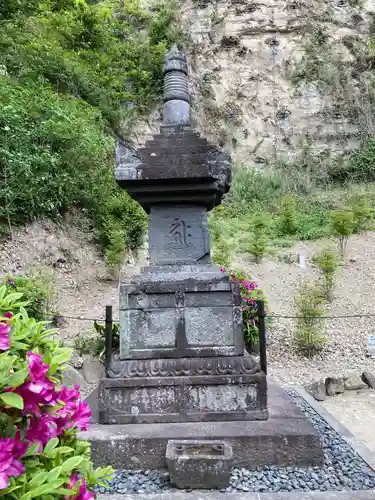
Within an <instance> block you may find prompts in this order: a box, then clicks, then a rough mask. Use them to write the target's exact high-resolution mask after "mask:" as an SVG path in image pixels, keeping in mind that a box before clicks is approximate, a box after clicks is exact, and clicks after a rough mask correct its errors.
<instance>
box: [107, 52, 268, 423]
mask: <svg viewBox="0 0 375 500" xmlns="http://www.w3.org/2000/svg"><path fill="white" fill-rule="evenodd" d="M187 75H188V68H187V61H186V57H185V56H184V54H182V53H181V52H180V51H179V50H178V48H177V47H176V46H174V47H173V48H172V49H171V50H170V52H169V53H168V54H167V56H166V58H165V64H164V116H163V118H164V120H163V125H162V127H161V130H160V134H158V135H156V136H154V138H153V139H152V140H151V141H147V143H146V146H145V147H144V148H142V149H139V150H138V151H137V152H136V151H133V150H131V149H129V147H127V146H126V145H125V144H122V143H120V142H119V143H118V147H117V151H116V181H117V183H118V184H119V185H120V186H121V187H123V188H124V189H126V190H127V191H128V193H129V194H130V196H132V197H133V198H134V199H135V200H137V201H138V202H139V203H140V204H141V205H142V207H143V208H144V209H145V211H146V212H147V213H148V214H149V230H148V239H149V261H150V265H149V267H146V268H143V269H142V271H141V273H140V275H138V276H135V277H134V278H133V279H132V281H131V282H130V283H121V285H120V361H119V362H117V363H112V366H111V368H110V370H109V371H108V375H109V377H110V378H107V379H106V380H103V382H102V384H101V388H100V389H101V390H100V395H101V408H100V422H101V423H106V424H109V423H122V424H124V423H145V422H192V421H215V420H226V421H227V420H237V421H238V420H263V419H267V384H266V376H265V374H264V373H262V372H261V371H260V368H259V365H258V363H257V362H256V361H255V360H254V358H253V357H251V356H249V355H248V354H245V353H244V336H243V329H242V313H241V297H240V292H239V287H238V285H237V284H235V283H233V282H232V281H231V280H230V278H229V276H228V275H227V274H225V273H222V272H221V271H220V269H219V267H218V266H216V265H214V264H212V262H211V255H210V238H209V234H208V225H207V212H208V211H209V210H211V209H213V208H214V207H215V206H217V205H219V204H220V203H221V200H222V197H223V195H224V194H225V193H226V192H227V191H228V190H229V187H230V179H231V159H230V157H229V156H228V155H227V154H225V153H223V152H222V151H219V150H218V149H217V148H215V147H214V146H212V145H211V144H209V143H208V142H207V140H206V139H203V138H201V137H200V135H199V134H198V133H196V132H194V131H193V129H192V128H191V126H190V95H189V91H188V76H187Z"/></svg>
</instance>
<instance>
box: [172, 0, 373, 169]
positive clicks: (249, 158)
mask: <svg viewBox="0 0 375 500" xmlns="http://www.w3.org/2000/svg"><path fill="white" fill-rule="evenodd" d="M374 14H375V3H374V2H373V0H367V1H366V2H362V1H361V0H326V1H323V0H262V1H260V2H252V1H251V0H218V1H216V2H213V1H212V2H211V1H210V0H195V1H193V0H187V1H186V2H184V4H183V6H182V15H181V18H182V24H183V26H184V28H185V30H186V31H187V33H188V36H189V38H190V47H189V50H188V52H190V53H189V61H190V66H191V82H192V92H193V97H194V105H193V106H194V111H193V117H194V121H195V125H196V127H197V128H198V129H199V130H200V131H201V132H202V133H203V134H204V135H205V136H206V137H207V138H208V139H209V140H211V141H213V142H216V143H217V144H219V145H220V146H222V147H224V149H226V150H227V151H229V152H230V153H231V154H232V155H233V158H234V159H235V160H236V161H237V162H239V163H244V164H246V165H249V164H260V165H261V164H267V163H274V162H275V161H277V160H280V159H283V160H286V161H288V160H291V159H293V157H295V156H296V155H297V154H298V153H299V152H301V151H302V150H303V148H304V147H306V145H307V144H309V145H310V146H311V147H312V148H313V150H314V151H317V152H319V151H326V150H328V151H331V152H340V153H341V152H345V151H351V150H353V149H355V148H356V147H357V146H358V145H359V142H360V140H361V138H362V137H363V136H364V135H365V134H366V133H368V132H369V131H371V130H372V121H371V113H369V112H367V109H368V101H369V99H370V97H371V96H369V95H367V94H368V90H367V88H368V85H367V82H368V79H369V75H368V73H369V69H371V64H373V63H374V58H371V56H370V55H369V54H368V50H367V44H368V40H369V35H370V33H371V31H372V30H374V17H373V15H374Z"/></svg>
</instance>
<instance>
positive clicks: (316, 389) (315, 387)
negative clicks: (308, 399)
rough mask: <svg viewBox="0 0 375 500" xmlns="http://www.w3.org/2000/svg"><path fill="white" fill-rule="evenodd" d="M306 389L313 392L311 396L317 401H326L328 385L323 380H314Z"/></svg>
mask: <svg viewBox="0 0 375 500" xmlns="http://www.w3.org/2000/svg"><path fill="white" fill-rule="evenodd" d="M306 391H307V392H308V393H309V394H311V396H312V397H313V398H314V399H316V400H317V401H324V400H325V399H326V396H327V394H326V386H325V383H324V382H323V381H320V382H313V383H312V384H310V385H309V386H308V387H306Z"/></svg>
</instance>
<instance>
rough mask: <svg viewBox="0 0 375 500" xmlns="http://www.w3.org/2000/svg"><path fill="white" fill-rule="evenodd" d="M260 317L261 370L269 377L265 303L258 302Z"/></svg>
mask: <svg viewBox="0 0 375 500" xmlns="http://www.w3.org/2000/svg"><path fill="white" fill-rule="evenodd" d="M257 306H258V317H259V358H260V368H261V370H262V371H263V372H264V373H265V374H266V375H267V350H266V319H265V318H266V313H265V310H264V301H263V300H258V301H257Z"/></svg>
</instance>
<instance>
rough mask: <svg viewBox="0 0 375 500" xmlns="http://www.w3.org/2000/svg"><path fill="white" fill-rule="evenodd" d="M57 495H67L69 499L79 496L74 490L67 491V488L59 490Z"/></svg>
mask: <svg viewBox="0 0 375 500" xmlns="http://www.w3.org/2000/svg"><path fill="white" fill-rule="evenodd" d="M55 493H56V495H65V496H67V497H72V496H73V495H76V494H77V493H76V492H75V491H74V490H67V489H66V488H58V489H57V490H56V491H55Z"/></svg>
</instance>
